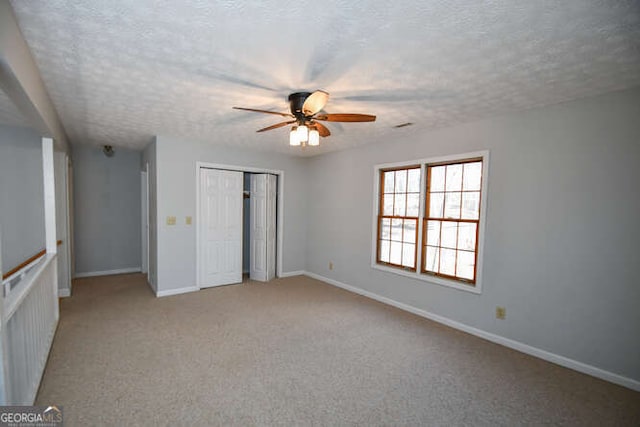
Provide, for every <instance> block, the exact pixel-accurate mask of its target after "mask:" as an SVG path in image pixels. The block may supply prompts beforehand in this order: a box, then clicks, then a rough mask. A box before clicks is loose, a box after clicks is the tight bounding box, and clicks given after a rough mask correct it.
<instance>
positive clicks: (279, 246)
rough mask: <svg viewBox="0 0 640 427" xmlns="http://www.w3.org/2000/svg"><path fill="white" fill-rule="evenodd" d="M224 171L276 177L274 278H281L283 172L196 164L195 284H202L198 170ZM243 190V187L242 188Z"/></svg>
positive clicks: (204, 163)
mask: <svg viewBox="0 0 640 427" xmlns="http://www.w3.org/2000/svg"><path fill="white" fill-rule="evenodd" d="M202 168H205V169H224V170H232V171H239V172H248V173H270V174H273V175H277V176H278V195H277V198H278V210H277V214H276V233H277V243H276V245H277V247H276V263H277V265H276V277H282V254H283V253H284V250H283V247H284V244H283V242H284V171H283V170H277V169H265V168H256V167H251V166H235V165H226V164H220V163H208V162H200V161H197V162H196V170H195V172H196V173H195V184H196V212H195V216H194V223H193V224H192V226H194V227H195V229H196V284H200V283H202V282H201V280H200V225H199V224H200V222H199V218H198V217H199V213H200V169H202ZM243 188H244V187H243Z"/></svg>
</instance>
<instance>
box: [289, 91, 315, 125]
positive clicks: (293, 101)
mask: <svg viewBox="0 0 640 427" xmlns="http://www.w3.org/2000/svg"><path fill="white" fill-rule="evenodd" d="M309 95H311V92H295V93H292V94H291V95H289V108H290V109H291V114H293V115H294V116H296V119H298V120H299V121H302V122H304V121H305V115H304V113H303V112H302V106H303V105H304V101H306V99H307V98H308V97H309Z"/></svg>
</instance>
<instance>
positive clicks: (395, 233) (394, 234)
mask: <svg viewBox="0 0 640 427" xmlns="http://www.w3.org/2000/svg"><path fill="white" fill-rule="evenodd" d="M391 240H396V241H398V242H400V241H402V220H401V219H392V220H391Z"/></svg>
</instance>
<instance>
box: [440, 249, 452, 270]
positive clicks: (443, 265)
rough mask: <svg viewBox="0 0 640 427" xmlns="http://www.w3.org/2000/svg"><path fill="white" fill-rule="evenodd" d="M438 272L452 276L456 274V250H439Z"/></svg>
mask: <svg viewBox="0 0 640 427" xmlns="http://www.w3.org/2000/svg"><path fill="white" fill-rule="evenodd" d="M440 273H442V274H448V275H450V276H454V275H455V274H456V250H455V249H444V248H443V249H441V250H440Z"/></svg>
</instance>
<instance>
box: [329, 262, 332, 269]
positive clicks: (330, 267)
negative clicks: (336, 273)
mask: <svg viewBox="0 0 640 427" xmlns="http://www.w3.org/2000/svg"><path fill="white" fill-rule="evenodd" d="M329 270H333V263H332V262H331V261H329Z"/></svg>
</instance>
